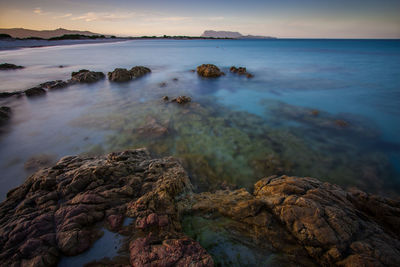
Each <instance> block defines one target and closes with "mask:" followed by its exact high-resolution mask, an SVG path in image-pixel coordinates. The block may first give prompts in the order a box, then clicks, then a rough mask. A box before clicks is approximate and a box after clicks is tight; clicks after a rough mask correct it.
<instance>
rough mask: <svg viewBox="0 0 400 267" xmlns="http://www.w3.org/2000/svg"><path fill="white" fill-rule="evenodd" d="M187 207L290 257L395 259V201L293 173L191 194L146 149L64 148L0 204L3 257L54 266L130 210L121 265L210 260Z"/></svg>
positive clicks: (291, 260) (168, 161) (175, 172)
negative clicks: (248, 186)
mask: <svg viewBox="0 0 400 267" xmlns="http://www.w3.org/2000/svg"><path fill="white" fill-rule="evenodd" d="M187 215H190V216H193V215H195V216H199V217H204V218H207V219H209V220H216V219H217V218H221V217H222V218H227V219H228V220H227V221H226V222H225V223H224V226H223V227H224V229H230V230H229V231H231V232H232V233H234V235H235V236H236V238H237V240H236V241H235V242H239V243H241V242H243V243H242V246H246V247H248V248H253V249H256V248H257V249H258V250H261V251H262V250H266V251H273V252H274V253H278V254H279V255H282V260H283V259H284V260H283V261H282V262H284V263H285V265H287V266H291V265H293V266H296V265H297V266H298V265H305V266H314V265H323V266H328V265H329V266H331V265H340V266H366V265H371V266H372V265H373V266H399V264H400V241H399V238H400V231H399V229H398V225H399V224H400V201H398V200H394V199H387V198H382V197H379V196H376V195H370V194H367V193H364V192H362V191H359V190H357V189H353V190H350V191H345V190H343V189H342V188H340V187H339V186H336V185H332V184H329V183H323V182H321V181H319V180H316V179H313V178H301V177H290V176H280V177H278V176H271V177H268V178H264V179H262V180H260V181H258V182H257V183H256V184H255V186H254V192H253V193H250V192H249V191H247V190H245V189H238V190H231V189H228V190H220V191H216V192H213V193H211V192H203V193H198V194H194V193H193V187H192V184H191V182H190V181H189V178H188V176H187V174H186V172H185V171H184V169H183V168H182V167H181V165H180V163H179V162H178V161H176V160H175V159H173V158H170V157H167V158H161V159H155V158H152V157H151V156H150V154H149V152H148V151H147V150H145V149H137V150H128V151H124V152H118V153H110V154H108V155H106V156H100V157H78V156H68V157H64V158H62V159H61V160H60V161H58V162H57V163H56V164H55V165H54V166H53V167H49V168H44V169H41V170H39V171H38V172H36V173H35V174H33V175H32V176H30V177H29V178H28V179H27V181H26V182H25V183H24V184H23V185H21V186H20V187H17V188H15V189H13V190H11V191H10V192H9V193H8V194H7V200H6V201H4V202H3V203H1V204H0V233H1V235H0V236H1V238H0V246H1V247H2V251H1V254H0V262H1V263H2V264H4V265H10V266H19V265H22V266H55V265H56V264H57V262H58V261H59V259H60V257H62V256H74V255H78V254H80V253H82V252H84V251H86V250H88V249H89V248H90V247H91V245H92V244H93V243H94V242H95V241H96V240H97V239H98V238H99V237H100V236H101V231H100V228H99V223H100V225H105V226H107V228H109V229H110V230H112V231H119V229H121V227H122V223H123V220H124V217H130V218H132V219H133V220H132V222H131V223H130V225H129V226H127V227H125V226H124V227H123V228H124V230H120V233H122V234H124V235H125V236H126V239H125V243H126V244H127V245H126V246H125V252H124V253H125V255H126V256H125V257H122V258H119V259H118V264H121V265H129V264H130V265H131V266H147V265H148V266H187V265H189V264H190V265H191V266H213V259H212V258H211V256H210V255H209V254H208V253H207V251H206V249H207V244H205V247H204V248H203V247H202V246H201V244H199V243H198V242H196V241H195V240H196V239H191V238H189V237H188V236H186V235H185V234H184V233H183V226H182V218H183V217H184V216H187ZM241 236H242V237H243V238H242V239H241V238H240V237H241ZM193 238H196V237H193ZM249 240H250V241H249ZM208 245H210V244H208ZM211 245H212V244H211ZM121 253H122V252H121ZM259 255H263V254H262V253H261V254H259ZM99 256H100V257H101V255H99ZM214 256H215V255H214ZM282 262H281V263H282ZM98 264H101V262H99V263H98ZM107 264H117V263H116V262H113V260H112V259H111V260H110V259H108V260H107Z"/></svg>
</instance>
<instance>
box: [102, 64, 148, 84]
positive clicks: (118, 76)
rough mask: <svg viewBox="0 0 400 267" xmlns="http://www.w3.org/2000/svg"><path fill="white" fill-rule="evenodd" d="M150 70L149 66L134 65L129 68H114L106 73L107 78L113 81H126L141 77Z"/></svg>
mask: <svg viewBox="0 0 400 267" xmlns="http://www.w3.org/2000/svg"><path fill="white" fill-rule="evenodd" d="M150 72H151V70H150V69H149V68H147V67H143V66H135V67H133V68H132V69H130V70H127V69H122V68H116V69H115V70H114V71H112V72H109V73H108V79H109V80H110V81H113V82H128V81H131V80H132V79H137V78H140V77H143V76H144V75H146V74H148V73H150Z"/></svg>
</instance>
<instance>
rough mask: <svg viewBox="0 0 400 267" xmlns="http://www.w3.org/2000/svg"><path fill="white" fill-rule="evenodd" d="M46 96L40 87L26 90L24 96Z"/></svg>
mask: <svg viewBox="0 0 400 267" xmlns="http://www.w3.org/2000/svg"><path fill="white" fill-rule="evenodd" d="M44 94H46V90H44V89H43V88H42V87H41V86H37V87H33V88H30V89H28V90H25V95H26V96H27V97H33V96H39V95H44Z"/></svg>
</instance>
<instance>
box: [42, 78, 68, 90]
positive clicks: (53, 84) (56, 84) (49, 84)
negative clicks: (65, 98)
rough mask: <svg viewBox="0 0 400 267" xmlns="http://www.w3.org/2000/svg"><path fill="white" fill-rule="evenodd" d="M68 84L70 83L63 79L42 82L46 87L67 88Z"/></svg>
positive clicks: (43, 86)
mask: <svg viewBox="0 0 400 267" xmlns="http://www.w3.org/2000/svg"><path fill="white" fill-rule="evenodd" d="M67 86H68V83H67V82H65V81H62V80H56V81H49V82H45V83H41V84H40V87H42V88H46V89H50V90H51V89H61V88H65V87H67Z"/></svg>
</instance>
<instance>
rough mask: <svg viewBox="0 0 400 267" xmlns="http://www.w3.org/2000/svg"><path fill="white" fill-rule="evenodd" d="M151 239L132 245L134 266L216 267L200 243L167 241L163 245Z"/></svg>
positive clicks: (186, 240)
mask: <svg viewBox="0 0 400 267" xmlns="http://www.w3.org/2000/svg"><path fill="white" fill-rule="evenodd" d="M155 241H156V240H154V241H153V240H151V238H149V237H147V238H138V239H136V240H135V241H133V242H132V243H131V244H130V248H129V249H130V262H131V264H132V266H138V267H139V266H177V267H178V266H182V267H184V266H194V267H200V266H214V263H213V260H212V258H211V256H210V255H208V254H207V252H206V251H205V250H204V248H202V247H201V246H200V245H199V243H197V242H195V241H193V240H191V239H188V238H181V239H167V240H164V241H163V242H162V243H161V244H159V243H158V242H155Z"/></svg>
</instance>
